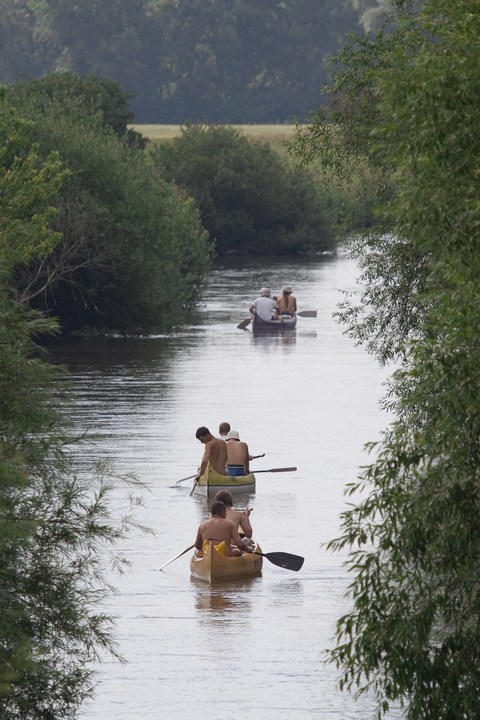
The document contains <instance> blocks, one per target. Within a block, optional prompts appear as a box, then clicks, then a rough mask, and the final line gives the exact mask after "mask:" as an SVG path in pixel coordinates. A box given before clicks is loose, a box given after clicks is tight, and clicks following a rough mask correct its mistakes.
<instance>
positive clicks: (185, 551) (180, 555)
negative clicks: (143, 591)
mask: <svg viewBox="0 0 480 720" xmlns="http://www.w3.org/2000/svg"><path fill="white" fill-rule="evenodd" d="M194 477H195V476H194ZM194 547H195V544H193V545H190V547H187V548H186V549H185V550H182V552H181V553H178V555H175V557H173V558H172V559H171V560H169V561H168V562H166V563H165V565H162V567H159V568H157V570H163V568H164V567H167V565H170V563H172V562H173V561H174V560H177V558H179V557H182V555H185V553H187V552H188V551H189V550H191V549H192V548H194ZM292 557H293V556H292Z"/></svg>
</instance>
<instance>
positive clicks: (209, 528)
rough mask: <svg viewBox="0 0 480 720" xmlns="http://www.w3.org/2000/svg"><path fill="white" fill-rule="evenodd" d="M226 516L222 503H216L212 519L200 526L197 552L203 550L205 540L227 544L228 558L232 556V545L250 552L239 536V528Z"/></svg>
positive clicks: (196, 542) (196, 546)
mask: <svg viewBox="0 0 480 720" xmlns="http://www.w3.org/2000/svg"><path fill="white" fill-rule="evenodd" d="M225 515H226V509H225V505H224V504H223V503H220V502H214V503H213V505H212V517H211V518H209V519H208V520H205V521H204V522H203V523H201V524H200V525H199V528H198V531H197V537H196V540H195V548H196V549H197V550H202V548H203V543H204V542H205V540H213V541H214V542H216V543H219V542H222V541H224V542H225V545H226V553H227V555H228V556H231V555H232V549H231V544H232V543H233V544H235V545H236V546H237V548H238V549H239V550H240V551H242V552H245V551H247V552H248V550H247V549H246V548H245V546H244V544H243V542H242V539H241V537H240V535H239V534H238V530H237V526H236V525H235V524H234V523H233V522H232V521H231V520H227V518H226V517H225Z"/></svg>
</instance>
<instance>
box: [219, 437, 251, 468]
mask: <svg viewBox="0 0 480 720" xmlns="http://www.w3.org/2000/svg"><path fill="white" fill-rule="evenodd" d="M225 446H226V448H227V462H226V465H227V473H228V475H232V476H234V477H235V476H238V475H248V473H249V472H250V453H249V452H248V445H247V443H244V442H242V441H241V440H240V435H239V434H238V432H237V431H236V430H230V432H229V433H228V435H227V439H226V441H225Z"/></svg>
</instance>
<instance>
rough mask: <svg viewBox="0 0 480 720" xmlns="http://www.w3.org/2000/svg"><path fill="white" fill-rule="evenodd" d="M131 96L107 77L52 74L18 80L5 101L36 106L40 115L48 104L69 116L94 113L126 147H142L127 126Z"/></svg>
mask: <svg viewBox="0 0 480 720" xmlns="http://www.w3.org/2000/svg"><path fill="white" fill-rule="evenodd" d="M131 98H132V93H129V92H124V91H123V90H122V89H121V87H120V85H118V83H116V82H114V81H113V80H109V79H108V78H99V77H94V76H85V77H80V76H79V75H75V74H74V73H72V72H65V73H53V74H52V75H48V76H47V77H43V78H37V79H30V80H28V81H27V80H22V81H19V82H17V83H14V84H12V85H10V86H9V87H8V89H7V99H8V101H9V102H10V103H11V104H12V105H15V106H25V104H28V105H29V106H31V107H36V108H37V110H38V111H40V112H42V111H43V110H44V108H47V109H48V107H49V106H51V105H52V102H55V103H56V105H57V106H58V105H61V106H62V107H63V108H64V112H65V108H66V107H67V108H68V112H69V113H70V114H74V115H75V116H76V117H78V116H86V117H90V116H91V115H95V114H98V116H99V117H100V119H101V120H102V122H103V123H105V125H107V126H109V127H111V128H112V129H113V130H114V132H115V134H116V135H117V136H118V137H119V138H123V139H124V140H126V142H127V143H128V144H130V145H133V146H135V147H138V148H144V147H145V145H146V141H145V140H144V138H142V136H141V135H140V133H137V132H134V131H133V130H132V129H131V128H129V127H128V124H129V123H132V122H133V120H134V114H133V112H132V110H131V109H130V107H129V101H130V100H131Z"/></svg>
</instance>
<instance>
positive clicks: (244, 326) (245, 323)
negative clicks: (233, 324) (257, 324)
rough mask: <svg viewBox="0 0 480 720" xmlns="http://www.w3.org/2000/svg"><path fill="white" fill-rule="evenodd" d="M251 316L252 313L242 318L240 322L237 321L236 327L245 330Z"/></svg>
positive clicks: (250, 320)
mask: <svg viewBox="0 0 480 720" xmlns="http://www.w3.org/2000/svg"><path fill="white" fill-rule="evenodd" d="M252 317H253V315H251V316H250V317H249V318H245V320H242V322H241V323H238V325H237V328H238V329H239V330H245V328H246V327H247V325H250V323H251V322H252Z"/></svg>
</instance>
